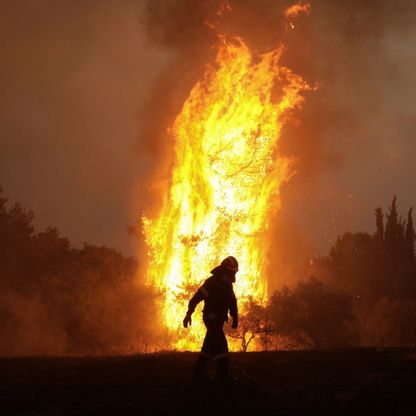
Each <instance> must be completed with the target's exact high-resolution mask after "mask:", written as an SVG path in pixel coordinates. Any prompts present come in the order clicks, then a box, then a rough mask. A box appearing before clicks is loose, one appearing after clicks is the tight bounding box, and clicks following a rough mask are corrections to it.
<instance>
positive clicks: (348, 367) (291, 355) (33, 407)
mask: <svg viewBox="0 0 416 416" xmlns="http://www.w3.org/2000/svg"><path fill="white" fill-rule="evenodd" d="M195 359H196V354H194V353H164V354H162V353H158V354H148V355H140V356H128V357H98V358H97V357H82V358H79V357H76V358H74V357H58V358H55V357H47V358H45V357H36V358H33V357H31V358H1V359H0V415H79V414H81V415H83V414H101V415H107V414H108V415H164V414H166V415H175V414H182V415H200V414H201V415H222V414H227V415H255V416H257V415H265V414H267V415H314V416H315V415H359V414H365V415H368V416H369V415H391V416H392V415H416V349H346V350H332V351H279V352H262V353H245V354H244V353H234V354H231V361H232V364H231V365H232V370H231V373H232V375H233V376H234V377H237V378H238V379H239V381H238V383H235V384H234V383H232V384H230V385H226V386H224V385H222V384H219V383H218V382H216V381H212V382H210V383H209V384H208V385H206V386H204V387H198V388H196V387H194V386H193V385H192V384H191V382H190V373H191V369H192V365H193V362H194V360H195ZM214 369H215V368H212V369H211V371H214Z"/></svg>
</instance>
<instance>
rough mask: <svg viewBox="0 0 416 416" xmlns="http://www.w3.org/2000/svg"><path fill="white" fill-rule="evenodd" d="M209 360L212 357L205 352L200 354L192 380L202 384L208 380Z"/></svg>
mask: <svg viewBox="0 0 416 416" xmlns="http://www.w3.org/2000/svg"><path fill="white" fill-rule="evenodd" d="M209 360H210V359H209V358H208V357H207V356H205V355H203V354H199V355H198V358H197V360H196V363H195V365H194V371H193V374H192V381H193V382H194V383H197V384H200V383H204V382H207V381H208V376H207V364H208V362H209Z"/></svg>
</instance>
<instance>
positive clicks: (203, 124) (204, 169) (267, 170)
mask: <svg viewBox="0 0 416 416" xmlns="http://www.w3.org/2000/svg"><path fill="white" fill-rule="evenodd" d="M281 54H282V48H281V47H279V48H277V49H276V50H273V51H271V52H269V53H266V54H263V55H259V56H255V57H254V56H253V53H252V52H251V51H250V50H249V48H248V46H247V45H246V44H245V43H244V41H243V40H242V39H240V38H236V39H233V40H232V41H229V40H227V39H226V38H225V37H221V38H220V42H219V46H218V52H217V57H216V63H215V65H211V66H208V67H207V69H206V71H205V74H204V77H203V79H202V80H200V81H199V82H198V83H197V84H195V86H194V87H193V88H192V90H191V92H190V94H189V96H188V98H187V99H186V101H185V103H184V105H183V108H182V111H181V112H180V114H178V116H177V117H176V119H175V121H174V123H173V126H172V127H171V129H170V134H171V135H172V137H173V139H174V140H175V146H174V162H173V168H172V175H171V179H170V185H169V187H168V189H166V193H165V195H164V199H163V202H162V206H161V209H160V211H159V212H158V214H157V215H156V216H155V217H154V218H149V217H143V225H144V234H145V239H146V243H147V245H148V247H149V251H148V265H147V279H148V281H149V282H150V283H152V284H155V285H156V286H157V287H159V288H161V289H162V290H163V291H164V293H165V297H164V301H163V305H162V308H163V316H164V320H165V325H166V327H167V328H168V330H169V331H170V333H171V334H172V335H173V339H174V341H173V345H171V347H172V348H176V349H178V350H197V349H198V348H200V345H201V342H202V338H203V335H204V328H203V324H202V322H201V321H202V320H201V319H199V318H197V317H195V315H194V322H193V325H192V327H191V329H190V330H189V329H187V330H184V329H183V328H182V319H183V317H184V314H185V312H186V310H187V303H188V300H189V298H190V296H191V295H192V293H193V291H194V290H195V289H196V288H197V287H199V285H201V284H202V283H203V281H204V280H205V279H206V278H207V277H209V271H210V270H211V269H213V268H214V267H215V266H217V265H218V264H219V263H220V261H221V260H222V259H223V258H225V257H227V256H229V255H233V256H235V257H236V258H237V259H238V261H239V264H240V271H239V272H238V273H237V281H236V283H235V285H234V289H235V292H236V295H237V298H238V299H239V308H240V312H242V313H243V312H244V310H242V309H244V299H245V298H247V297H248V296H251V297H252V298H254V299H255V300H256V301H258V302H263V301H264V300H265V299H266V296H267V276H266V269H267V253H268V248H269V237H270V235H269V232H270V227H269V224H270V221H271V219H272V218H273V216H274V215H275V214H276V212H277V211H278V208H279V203H280V201H279V199H280V198H279V190H280V187H281V185H282V183H283V182H284V181H286V180H287V179H288V178H289V176H290V163H289V162H290V161H289V160H288V159H286V158H284V157H282V156H281V155H279V151H278V150H279V149H278V142H279V137H280V134H281V130H282V126H283V125H284V123H285V121H286V120H287V118H288V116H289V115H290V112H291V110H293V109H294V108H296V107H297V106H299V105H300V104H301V102H302V100H303V97H302V95H301V92H302V91H303V90H305V89H308V88H309V87H308V85H307V84H306V83H305V82H304V81H303V80H302V78H301V77H299V76H297V75H295V74H293V73H292V72H291V71H290V70H289V69H288V68H285V67H282V66H279V59H280V57H281ZM236 348H237V344H235V345H234V344H233V343H232V344H231V349H236Z"/></svg>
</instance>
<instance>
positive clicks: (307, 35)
mask: <svg viewBox="0 0 416 416" xmlns="http://www.w3.org/2000/svg"><path fill="white" fill-rule="evenodd" d="M292 4H293V2H289V1H268V0H261V1H258V0H256V1H254V0H245V1H232V0H230V1H227V2H226V1H209V2H206V1H196V2H195V1H190V0H179V1H178V0H176V1H153V0H152V1H147V2H145V7H144V9H143V13H142V15H141V20H140V22H141V24H142V26H143V30H144V32H145V33H146V35H147V37H148V39H149V42H150V43H151V45H152V46H153V47H155V48H159V49H161V50H167V51H169V52H170V55H171V60H170V63H169V65H168V66H167V67H166V72H165V73H164V74H163V75H162V79H161V80H158V82H157V88H158V90H159V91H161V90H163V94H162V96H163V97H162V102H160V101H159V103H160V104H161V105H160V106H158V105H157V104H156V103H157V102H158V98H157V96H152V105H151V110H149V112H148V113H147V114H146V117H147V119H148V120H149V125H150V126H151V128H149V129H146V130H145V131H146V134H142V135H141V138H142V140H143V138H144V137H146V138H150V137H151V138H152V140H151V143H152V144H151V146H152V152H154V150H155V149H157V148H163V149H164V150H165V151H167V152H168V153H167V154H169V152H170V151H171V147H170V146H171V145H172V144H171V143H167V142H166V140H167V136H166V134H165V129H166V128H167V127H168V126H169V125H170V124H171V123H172V121H173V118H174V116H175V115H176V114H177V113H178V112H179V111H180V108H181V104H182V103H183V102H184V99H185V98H186V96H187V93H188V92H189V90H190V89H191V88H192V86H193V84H194V83H195V82H196V80H198V79H199V78H200V77H201V74H202V71H203V66H204V64H206V63H207V62H209V61H210V60H211V61H212V53H213V52H212V51H213V45H214V44H215V35H216V33H221V34H226V35H227V36H229V37H232V36H241V37H242V38H243V39H244V40H245V41H246V42H247V43H248V44H249V45H250V47H251V48H253V49H255V50H257V51H258V52H260V53H261V52H264V51H267V50H270V49H271V48H274V47H276V45H278V44H279V43H281V42H283V43H284V44H285V47H286V49H285V53H284V55H283V57H282V63H283V64H284V65H286V66H288V67H290V68H291V69H292V70H293V71H294V72H295V73H298V74H300V75H301V76H302V77H303V78H304V79H305V80H306V81H308V82H309V83H310V84H311V85H318V86H319V88H318V90H316V91H314V92H312V93H308V94H307V96H306V100H305V103H304V105H303V108H302V110H300V111H298V112H297V113H296V114H295V117H294V120H292V122H291V123H288V124H287V125H286V126H285V129H284V131H283V134H282V139H281V144H280V151H281V152H282V153H283V154H285V155H287V156H288V157H291V158H294V159H295V161H296V164H295V170H296V175H295V176H294V177H293V178H292V179H291V180H290V181H289V182H288V183H287V184H285V185H284V187H283V189H282V209H281V212H280V213H279V214H278V216H277V218H276V221H275V238H274V240H273V241H272V249H271V250H272V253H273V256H272V257H273V261H272V263H271V274H272V276H273V278H272V282H270V283H271V288H274V287H276V286H280V285H281V284H282V283H283V282H290V281H291V280H292V279H294V276H295V275H296V273H297V269H298V268H300V267H301V265H302V263H303V262H304V261H305V260H306V259H308V258H310V257H312V256H315V255H316V254H318V253H322V254H324V253H325V252H326V251H327V250H328V248H329V247H330V246H331V245H332V244H333V242H334V241H335V239H336V237H337V236H338V235H340V234H341V233H343V232H345V231H347V230H369V231H371V230H372V229H373V224H371V223H370V222H369V220H368V218H369V217H370V216H369V213H370V212H372V211H373V209H374V207H375V206H377V205H379V204H382V203H384V202H385V201H388V200H389V199H390V198H391V195H393V194H395V193H398V194H400V196H401V198H403V200H404V203H406V204H409V205H411V204H412V202H414V201H412V200H411V194H410V193H409V188H410V184H411V182H412V179H411V169H412V168H411V166H412V162H411V156H410V155H411V154H413V151H414V144H413V142H414V141H413V142H412V141H411V131H413V128H414V124H415V122H416V121H415V119H414V116H412V114H413V113H412V103H411V102H412V97H411V95H410V91H411V89H409V88H408V87H409V85H412V86H414V85H415V83H416V77H415V75H414V74H415V73H416V72H415V66H416V62H415V60H414V58H413V54H412V52H411V50H412V49H411V48H412V47H413V46H412V45H414V39H415V36H416V30H415V29H414V27H413V25H412V22H413V21H414V18H415V15H416V6H415V5H414V3H413V2H411V1H406V0H402V1H399V3H397V2H392V1H388V2H383V4H382V5H377V6H375V5H374V2H371V1H339V2H332V1H329V0H316V1H311V2H310V4H311V8H310V15H309V16H305V15H301V16H299V17H298V18H297V19H296V20H293V25H292V26H291V27H290V28H286V26H285V24H284V20H283V17H282V15H283V12H284V10H286V8H287V7H288V6H290V5H292ZM221 5H222V7H223V8H224V5H228V6H229V8H230V9H231V11H229V12H228V11H226V12H224V13H220V16H219V13H218V11H219V10H220V9H221ZM228 6H227V7H228ZM207 22H208V24H207ZM213 26H215V27H216V28H215V29H213ZM286 29H288V30H286ZM159 81H160V82H159ZM155 104H156V105H155ZM148 107H149V108H150V106H148ZM158 108H160V111H158V110H157V109H158ZM167 108H168V111H166V110H167ZM155 109H156V110H155ZM156 120H157V121H156ZM157 123H158V124H159V126H160V128H159V129H157V128H155V125H156V124H157ZM150 131H152V132H153V134H151V135H150V136H149V134H148V133H149V132H150ZM166 149H168V150H166ZM407 152H410V153H407ZM162 153H163V152H159V153H158V152H156V153H154V161H153V162H154V164H155V165H156V166H160V165H161V163H163V162H161V161H162V160H163V161H165V160H166V153H163V154H162ZM168 172H169V166H165V167H164V173H163V174H162V175H160V171H159V172H157V175H159V178H160V177H164V178H165V180H168ZM403 178H409V179H403Z"/></svg>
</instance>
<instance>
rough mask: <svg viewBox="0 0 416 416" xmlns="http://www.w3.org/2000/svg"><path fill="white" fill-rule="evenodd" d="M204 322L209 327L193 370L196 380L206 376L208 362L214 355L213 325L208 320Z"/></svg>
mask: <svg viewBox="0 0 416 416" xmlns="http://www.w3.org/2000/svg"><path fill="white" fill-rule="evenodd" d="M204 323H205V326H206V328H207V332H206V334H205V338H204V342H203V344H202V348H201V352H200V353H199V355H198V358H197V360H196V363H195V366H194V371H193V378H194V380H198V379H203V378H206V376H207V374H206V373H207V364H208V362H209V361H210V360H211V357H212V348H213V332H212V327H211V325H209V323H207V322H204Z"/></svg>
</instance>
